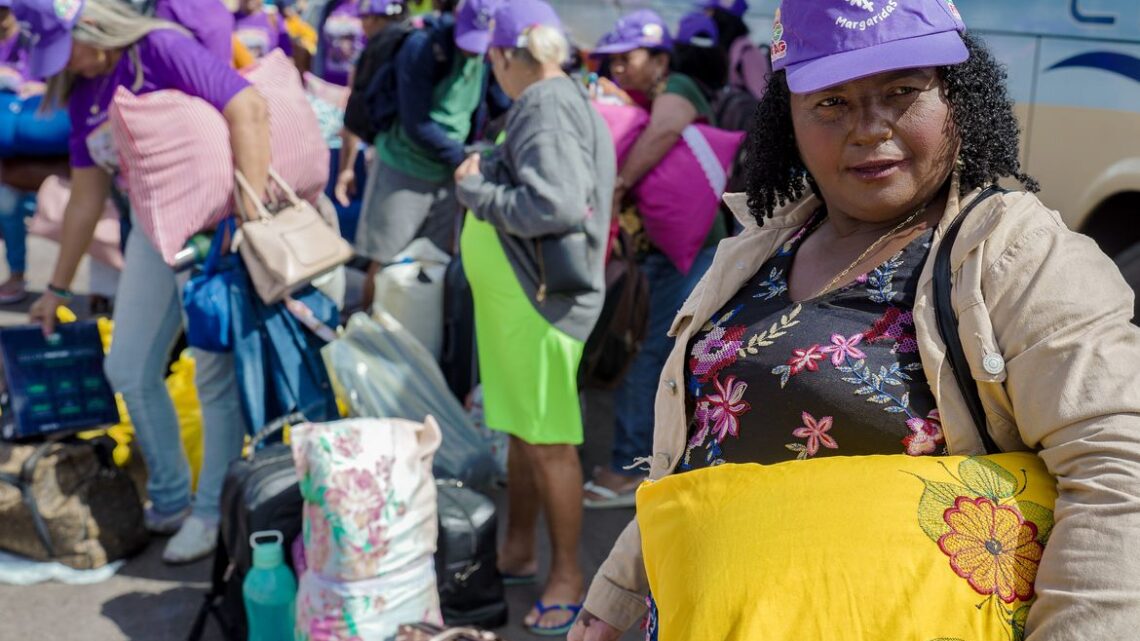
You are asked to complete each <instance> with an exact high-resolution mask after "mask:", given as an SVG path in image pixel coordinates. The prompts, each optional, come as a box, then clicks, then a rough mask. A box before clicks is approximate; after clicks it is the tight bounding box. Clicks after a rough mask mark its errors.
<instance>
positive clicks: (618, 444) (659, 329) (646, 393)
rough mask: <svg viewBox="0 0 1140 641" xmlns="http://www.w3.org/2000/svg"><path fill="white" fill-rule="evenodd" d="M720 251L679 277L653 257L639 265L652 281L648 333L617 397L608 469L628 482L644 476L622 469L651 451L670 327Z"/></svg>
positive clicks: (706, 254) (704, 255)
mask: <svg viewBox="0 0 1140 641" xmlns="http://www.w3.org/2000/svg"><path fill="white" fill-rule="evenodd" d="M714 254H716V247H706V248H705V249H703V250H701V253H700V254H698V255H697V258H696V260H695V261H694V262H693V268H692V269H691V270H690V271H689V273H688V274H682V273H681V272H679V271H677V268H676V267H674V266H673V263H671V262H669V259H668V258H666V257H665V255H664V254H659V253H653V254H650V255H649V256H648V257H646V259H645V260H644V261H643V262H642V263H641V264H640V265H639V267H640V268H641V271H642V273H644V274H645V277H646V279H647V280H648V281H649V327H648V328H647V330H646V335H645V341H644V342H643V343H642V345H641V351H640V352H638V354H637V357H636V358H634V360H633V364H632V365H630V368H629V371H628V372H627V373H626V375H625V381H624V382H623V383H622V385H621V387H619V388H618V389H617V391H616V392H614V418H615V419H616V420H615V425H614V445H613V453H612V456H611V458H610V469H611V470H613V471H614V472H616V473H618V474H622V475H626V476H635V475H642V474H643V472H641V471H637V470H634V471H631V470H626V469H623V468H625V467H626V466H628V465H631V464H632V463H633V461H634V459H636V458H640V457H644V456H649V455H650V454H652V450H653V404H654V400H655V399H656V397H657V385H658V381H659V380H660V378H661V370H663V369H664V368H665V360H666V359H667V358H668V357H669V352H671V351H672V350H673V339H672V338H670V337H669V326H670V325H672V324H673V318H674V317H675V316H676V315H677V312H678V311H679V310H680V309H681V305H682V304H684V302H685V299H687V298H688V297H689V294H690V293H691V292H692V291H693V288H694V287H696V285H697V281H699V280H700V279H701V276H704V274H705V271H706V270H707V269H708V268H709V265H711V264H712V259H713V255H714Z"/></svg>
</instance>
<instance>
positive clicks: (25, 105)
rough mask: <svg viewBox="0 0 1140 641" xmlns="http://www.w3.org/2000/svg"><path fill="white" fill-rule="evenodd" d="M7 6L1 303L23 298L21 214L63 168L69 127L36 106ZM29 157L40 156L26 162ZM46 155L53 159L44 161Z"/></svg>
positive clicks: (1, 10)
mask: <svg viewBox="0 0 1140 641" xmlns="http://www.w3.org/2000/svg"><path fill="white" fill-rule="evenodd" d="M11 6H12V0H0V132H3V135H0V158H3V160H4V170H5V171H4V175H3V176H2V178H3V181H4V182H3V183H2V184H0V230H2V232H3V235H4V259H5V261H6V262H7V263H8V279H7V280H6V281H4V282H3V283H0V305H11V304H14V303H18V302H21V301H23V300H24V299H25V298H27V295H28V293H27V289H26V288H25V283H24V270H25V268H26V267H27V236H28V230H27V222H26V220H25V219H26V218H27V216H29V215H30V214H31V213H32V212H33V211H34V209H35V203H36V193H35V192H36V190H37V189H38V187H39V184H40V182H42V181H43V179H44V178H46V177H47V176H48V175H51V174H52V173H55V172H58V171H59V170H60V169H62V168H63V167H62V165H63V164H64V163H65V162H66V157H65V156H66V154H67V134H68V131H69V130H70V121H69V120H68V118H67V112H65V111H64V110H62V109H56V110H53V111H50V112H43V111H41V110H40V104H41V100H42V98H43V91H44V85H43V83H42V82H38V81H36V80H33V79H31V78H29V77H28V61H27V58H28V50H27V42H26V40H25V39H24V38H22V37H21V35H20V25H19V24H18V23H17V22H16V17H15V16H14V15H13V14H12V11H11ZM29 157H36V158H38V159H40V160H39V162H28V160H29ZM47 159H51V161H52V162H50V163H45V162H44V160H47ZM57 160H62V161H63V162H56V161H57Z"/></svg>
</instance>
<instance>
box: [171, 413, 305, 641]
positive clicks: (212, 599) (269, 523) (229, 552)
mask: <svg viewBox="0 0 1140 641" xmlns="http://www.w3.org/2000/svg"><path fill="white" fill-rule="evenodd" d="M303 422H305V418H304V416H303V415H301V414H292V415H290V416H286V417H284V418H281V419H279V420H277V421H274V422H273V423H270V424H269V425H267V426H266V427H265V428H263V429H262V430H261V431H259V432H258V433H257V435H256V436H255V437H254V439H253V442H251V443H250V447H249V452H250V453H249V456H248V457H247V458H244V459H240V460H237V461H234V462H233V463H231V464H230V468H229V470H228V471H227V472H226V480H225V482H224V484H223V485H222V505H221V516H222V520H221V524H220V527H219V528H218V549H217V552H215V553H214V566H213V570H212V572H211V577H210V590H209V592H207V594H206V601H205V603H203V604H202V608H201V609H200V610H199V611H198V616H197V618H196V619H195V620H194V624H193V627H192V628H191V630H190V635H189V636H188V637H187V638H188V639H189V640H190V641H197V640H198V639H201V638H202V634H203V632H204V631H205V626H206V621H207V619H208V618H209V616H210V615H213V617H214V619H215V620H216V621H217V622H218V626H219V627H220V628H221V630H222V635H223V636H224V637H225V638H226V639H227V641H245V640H246V638H247V637H248V630H247V624H246V618H245V605H244V602H243V600H242V592H241V585H242V581H244V580H245V575H246V574H247V573H249V569H250V567H251V566H252V565H253V559H252V555H253V552H252V550H251V548H250V545H249V536H250V535H251V534H253V533H254V532H260V531H262V530H279V531H280V532H281V533H282V534H283V535H285V544H286V546H288V545H289V544H290V542H291V541H293V539H295V538H296V537H297V536H298V535H299V534H300V533H301V491H300V488H299V487H298V484H297V472H296V469H295V468H294V466H293V452H292V450H291V449H290V447H289V446H288V445H285V444H283V443H281V442H280V436H281V434H282V432H283V430H284V428H285V426H286V425H297V424H299V423H303ZM270 441H275V442H273V443H272V444H266V443H268V442H270ZM286 549H288V548H286ZM285 561H286V563H287V564H289V565H290V567H292V559H291V557H290V555H289V554H286V555H285Z"/></svg>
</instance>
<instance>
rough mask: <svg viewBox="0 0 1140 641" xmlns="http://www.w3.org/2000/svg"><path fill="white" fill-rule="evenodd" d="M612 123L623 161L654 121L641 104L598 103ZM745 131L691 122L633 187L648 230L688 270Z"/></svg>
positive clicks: (675, 262)
mask: <svg viewBox="0 0 1140 641" xmlns="http://www.w3.org/2000/svg"><path fill="white" fill-rule="evenodd" d="M594 107H595V108H596V109H597V110H598V112H599V113H600V114H601V115H602V118H603V119H604V120H605V121H606V125H608V126H609V129H610V133H611V135H612V136H613V139H614V146H615V149H616V152H617V158H618V166H621V164H622V163H624V162H625V158H626V156H627V155H628V154H629V151H630V149H632V148H633V144H634V143H635V142H636V141H637V138H638V136H640V135H641V133H642V132H643V131H645V128H646V126H648V124H649V114H648V113H647V112H646V111H645V110H644V109H642V108H640V107H634V106H624V105H607V104H600V103H594ZM743 141H744V132H739V131H724V130H722V129H717V128H716V127H710V126H708V125H690V126H688V127H686V128H685V131H684V133H683V134H682V137H681V140H680V141H679V142H678V143H677V144H676V145H675V146H674V147H673V149H671V150H670V151H669V153H667V154H666V155H665V157H664V158H662V159H661V162H659V163H657V166H656V167H654V168H653V169H651V170H650V171H649V173H648V174H646V175H645V177H644V178H642V179H641V181H640V182H638V183H637V185H635V186H634V188H633V192H632V193H633V196H634V198H635V199H636V200H637V208H638V211H639V212H640V213H641V218H642V223H643V224H644V225H645V234H646V235H647V236H648V237H649V240H650V242H652V243H653V245H654V246H655V247H657V248H658V249H660V250H661V252H662V253H664V254H665V256H666V257H667V258H668V259H669V261H670V262H672V263H673V266H675V267H676V268H677V269H678V270H679V271H680V272H681V273H682V274H687V273H689V270H690V269H692V267H693V261H694V260H695V259H696V257H697V254H698V253H700V251H701V248H702V247H703V246H704V244H705V240H706V239H707V238H708V235H709V230H710V229H712V224H713V220H714V219H715V216H716V215H717V210H718V207H719V205H720V199H721V196H723V195H724V189H725V185H726V183H727V182H728V169H729V167H731V166H732V161H733V159H734V158H735V157H736V151H737V149H739V148H740V144H741V143H742V142H743Z"/></svg>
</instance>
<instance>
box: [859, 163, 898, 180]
mask: <svg viewBox="0 0 1140 641" xmlns="http://www.w3.org/2000/svg"><path fill="white" fill-rule="evenodd" d="M905 164H906V161H905V160H884V161H876V162H866V163H863V164H861V165H854V166H852V167H851V168H850V169H848V171H850V172H851V173H852V174H854V176H855V177H856V178H858V179H860V180H882V179H883V178H886V177H888V176H891V175H893V174H894V173H896V172H898V171H899V170H901V169H902V167H903V165H905Z"/></svg>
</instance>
